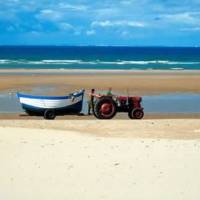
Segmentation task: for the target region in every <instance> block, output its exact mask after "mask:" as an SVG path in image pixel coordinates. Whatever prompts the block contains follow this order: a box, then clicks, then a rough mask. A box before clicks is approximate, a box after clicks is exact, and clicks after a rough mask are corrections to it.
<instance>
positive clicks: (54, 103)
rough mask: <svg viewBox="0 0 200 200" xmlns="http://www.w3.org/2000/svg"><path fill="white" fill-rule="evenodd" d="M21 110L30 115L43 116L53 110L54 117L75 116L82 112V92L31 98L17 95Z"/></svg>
mask: <svg viewBox="0 0 200 200" xmlns="http://www.w3.org/2000/svg"><path fill="white" fill-rule="evenodd" d="M17 97H18V98H19V101H20V103H21V105H22V108H23V109H24V110H25V111H26V112H27V113H28V114H30V115H43V114H44V112H45V111H46V110H53V111H54V112H55V113H56V115H66V114H77V113H80V112H81V110H82V105H83V97H84V91H80V92H77V93H73V94H71V95H68V96H54V97H49V96H31V95H25V94H20V93H17Z"/></svg>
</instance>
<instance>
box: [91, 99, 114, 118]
mask: <svg viewBox="0 0 200 200" xmlns="http://www.w3.org/2000/svg"><path fill="white" fill-rule="evenodd" d="M116 112H117V106H116V103H115V102H114V100H113V99H112V98H111V97H102V98H100V99H98V100H97V101H96V103H95V105H94V116H95V117H96V118H98V119H112V118H113V117H114V116H115V115H116Z"/></svg>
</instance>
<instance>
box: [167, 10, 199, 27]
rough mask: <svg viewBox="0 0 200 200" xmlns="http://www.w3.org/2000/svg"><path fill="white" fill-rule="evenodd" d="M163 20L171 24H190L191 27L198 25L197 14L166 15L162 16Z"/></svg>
mask: <svg viewBox="0 0 200 200" xmlns="http://www.w3.org/2000/svg"><path fill="white" fill-rule="evenodd" d="M163 18H164V19H166V20H168V21H170V22H173V23H181V24H191V25H194V24H199V23H200V13H199V12H183V13H177V14H168V15H163Z"/></svg>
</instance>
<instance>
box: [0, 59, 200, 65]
mask: <svg viewBox="0 0 200 200" xmlns="http://www.w3.org/2000/svg"><path fill="white" fill-rule="evenodd" d="M5 64H7V65H8V64H17V65H18V64H21V65H25V64H26V65H75V64H78V65H150V64H152V65H156V64H157V65H199V64H200V62H182V61H181V62H179V61H169V60H147V61H146V60H145V61H143V60H141V61H138V60H117V61H101V60H95V61H84V60H37V61H35V60H24V59H21V60H8V59H0V65H5Z"/></svg>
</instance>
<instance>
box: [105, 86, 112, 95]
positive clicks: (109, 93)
mask: <svg viewBox="0 0 200 200" xmlns="http://www.w3.org/2000/svg"><path fill="white" fill-rule="evenodd" d="M106 95H108V96H112V95H113V94H112V88H108V91H107V93H106Z"/></svg>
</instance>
